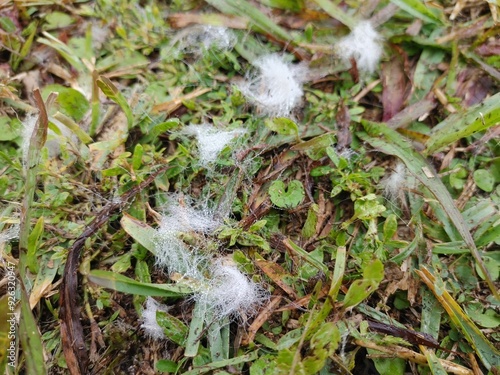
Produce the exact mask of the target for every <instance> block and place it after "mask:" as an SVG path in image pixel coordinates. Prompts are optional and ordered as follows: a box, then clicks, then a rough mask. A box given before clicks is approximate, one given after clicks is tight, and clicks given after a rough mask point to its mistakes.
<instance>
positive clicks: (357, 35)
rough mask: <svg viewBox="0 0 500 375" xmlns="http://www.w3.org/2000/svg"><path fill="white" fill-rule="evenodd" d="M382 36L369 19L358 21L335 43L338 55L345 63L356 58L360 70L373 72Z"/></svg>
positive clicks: (379, 52)
mask: <svg viewBox="0 0 500 375" xmlns="http://www.w3.org/2000/svg"><path fill="white" fill-rule="evenodd" d="M381 42H382V37H381V36H380V34H379V33H377V31H376V30H375V29H374V28H373V26H372V24H371V23H370V22H369V21H362V22H360V23H358V24H357V25H356V26H355V27H354V29H353V30H352V32H351V33H350V34H349V35H347V36H346V37H345V38H343V39H341V40H340V42H339V43H338V44H337V45H336V51H337V53H338V55H339V56H340V57H341V58H342V60H344V61H345V62H346V63H349V61H350V59H352V58H353V59H354V60H356V64H357V67H358V69H359V70H360V71H362V72H367V73H373V72H374V71H375V70H376V69H377V66H378V63H379V61H380V57H381V56H382V43H381Z"/></svg>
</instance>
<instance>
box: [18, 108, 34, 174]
mask: <svg viewBox="0 0 500 375" xmlns="http://www.w3.org/2000/svg"><path fill="white" fill-rule="evenodd" d="M37 121H38V115H37V114H34V113H29V114H28V115H27V116H26V118H25V119H24V121H23V122H22V123H23V132H22V139H23V143H22V144H21V149H22V150H23V163H24V165H25V166H26V164H27V162H28V153H29V149H30V143H31V137H32V136H33V131H34V130H35V125H36V122H37Z"/></svg>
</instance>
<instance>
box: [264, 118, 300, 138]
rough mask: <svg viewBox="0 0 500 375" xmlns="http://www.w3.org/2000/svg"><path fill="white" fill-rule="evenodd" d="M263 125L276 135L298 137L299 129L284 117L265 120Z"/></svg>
mask: <svg viewBox="0 0 500 375" xmlns="http://www.w3.org/2000/svg"><path fill="white" fill-rule="evenodd" d="M264 123H265V124H266V126H267V127H268V128H269V129H270V130H272V131H273V132H276V133H278V134H281V135H294V136H296V137H298V136H299V127H298V126H297V124H296V123H295V122H293V121H292V120H290V119H288V118H286V117H278V118H273V119H267V120H265V121H264Z"/></svg>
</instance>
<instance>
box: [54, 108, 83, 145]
mask: <svg viewBox="0 0 500 375" xmlns="http://www.w3.org/2000/svg"><path fill="white" fill-rule="evenodd" d="M53 117H54V119H55V120H57V121H59V122H60V123H62V124H63V125H64V126H66V127H67V128H68V129H69V130H71V131H72V132H73V134H75V135H76V136H77V137H78V139H79V140H80V141H82V142H83V143H85V144H88V143H90V142H93V140H92V138H90V136H89V135H88V134H87V133H85V131H84V130H83V129H82V128H81V127H80V126H79V125H78V124H77V123H76V122H74V121H73V120H72V119H71V118H69V117H68V116H66V115H64V114H62V113H61V112H57V113H56V114H55V115H54V116H53ZM49 120H50V118H49Z"/></svg>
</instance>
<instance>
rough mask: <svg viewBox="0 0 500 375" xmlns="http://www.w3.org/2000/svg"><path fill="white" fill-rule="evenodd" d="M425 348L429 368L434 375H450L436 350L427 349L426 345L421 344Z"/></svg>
mask: <svg viewBox="0 0 500 375" xmlns="http://www.w3.org/2000/svg"><path fill="white" fill-rule="evenodd" d="M421 348H422V349H423V352H424V355H425V358H426V359H427V364H428V365H429V369H430V370H431V374H432V375H448V373H447V372H446V370H445V369H444V367H443V365H442V364H441V361H440V360H439V358H438V357H437V356H436V353H434V350H431V349H427V348H425V347H424V346H421Z"/></svg>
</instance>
